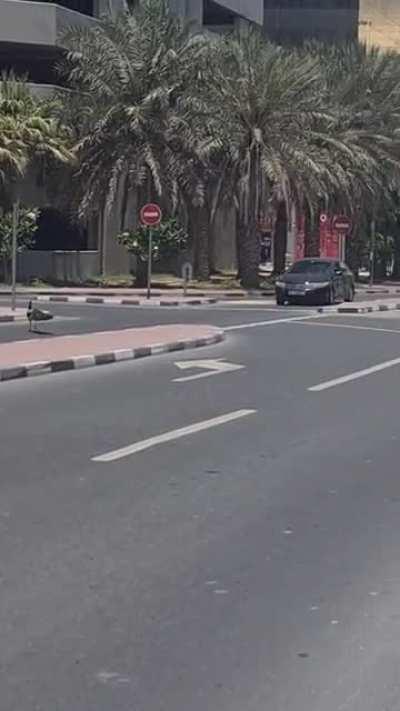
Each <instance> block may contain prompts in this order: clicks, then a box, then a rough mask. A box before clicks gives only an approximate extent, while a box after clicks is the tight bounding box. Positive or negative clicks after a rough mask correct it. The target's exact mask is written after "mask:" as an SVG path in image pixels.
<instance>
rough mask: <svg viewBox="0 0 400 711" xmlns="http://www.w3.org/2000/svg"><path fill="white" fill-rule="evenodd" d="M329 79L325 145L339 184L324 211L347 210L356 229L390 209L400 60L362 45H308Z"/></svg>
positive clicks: (399, 160)
mask: <svg viewBox="0 0 400 711" xmlns="http://www.w3.org/2000/svg"><path fill="white" fill-rule="evenodd" d="M305 51H306V52H307V54H308V55H310V54H311V55H312V56H314V57H315V58H317V59H318V61H319V63H320V66H321V71H322V73H323V77H324V81H323V84H322V85H321V93H322V94H323V95H324V102H325V103H326V105H329V111H330V114H331V116H332V124H331V130H330V133H329V134H328V135H326V136H324V137H323V140H322V141H321V147H322V150H323V151H324V152H325V154H326V159H327V160H328V161H330V162H331V163H332V169H333V168H334V167H335V166H336V168H335V170H331V176H333V177H334V178H335V177H336V180H334V181H333V183H332V184H331V190H330V193H329V195H328V199H327V201H326V203H325V205H324V209H329V208H331V209H332V210H340V209H342V210H343V209H344V210H346V211H347V212H349V213H350V214H352V216H353V221H354V223H355V225H356V229H357V227H358V225H359V224H360V222H361V221H362V222H364V221H365V215H366V214H368V213H369V214H370V219H371V218H372V215H373V212H374V211H377V210H379V205H380V206H381V209H383V210H387V209H389V210H390V203H391V196H393V195H394V194H395V193H396V190H395V189H394V190H393V184H396V183H397V185H398V181H399V175H400V173H399V170H400V150H399V149H400V142H399V131H400V58H399V56H398V55H397V54H394V53H390V52H383V51H380V50H378V49H376V48H372V49H368V48H366V47H364V46H362V45H359V44H350V45H345V46H326V45H317V44H314V45H309V46H308V47H306V49H305ZM364 232H365V229H364Z"/></svg>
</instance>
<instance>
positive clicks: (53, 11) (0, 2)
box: [0, 0, 94, 46]
mask: <svg viewBox="0 0 400 711" xmlns="http://www.w3.org/2000/svg"><path fill="white" fill-rule="evenodd" d="M93 22H94V20H93V19H92V18H91V17H88V16H87V15H81V13H79V12H74V11H73V10H68V8H65V7H60V6H59V5H53V4H52V3H48V2H29V1H28V0H0V42H18V43H21V44H26V45H29V44H34V45H46V46H56V45H57V42H58V38H59V37H60V35H62V33H63V32H65V31H66V30H67V28H68V27H70V26H71V25H80V26H88V25H93Z"/></svg>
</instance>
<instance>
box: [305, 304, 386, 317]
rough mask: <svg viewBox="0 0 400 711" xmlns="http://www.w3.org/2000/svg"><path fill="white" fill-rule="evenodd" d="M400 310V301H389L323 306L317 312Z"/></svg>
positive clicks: (367, 312)
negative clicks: (386, 302)
mask: <svg viewBox="0 0 400 711" xmlns="http://www.w3.org/2000/svg"><path fill="white" fill-rule="evenodd" d="M398 310H400V303H398V302H391V303H388V304H385V303H378V304H360V305H359V306H357V305H355V304H352V305H351V306H343V305H342V306H337V307H334V306H333V307H332V306H328V307H324V306H322V307H321V308H319V309H318V312H319V313H337V314H353V315H354V314H371V313H379V312H382V311H398Z"/></svg>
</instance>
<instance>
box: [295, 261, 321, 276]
mask: <svg viewBox="0 0 400 711" xmlns="http://www.w3.org/2000/svg"><path fill="white" fill-rule="evenodd" d="M331 269H332V264H331V263H330V262H322V261H320V260H315V261H313V260H306V261H303V262H296V263H295V264H293V266H292V267H291V269H289V272H291V273H292V274H317V273H319V272H323V273H324V274H327V273H328V272H329V271H331Z"/></svg>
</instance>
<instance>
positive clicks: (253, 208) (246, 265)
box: [239, 147, 260, 289]
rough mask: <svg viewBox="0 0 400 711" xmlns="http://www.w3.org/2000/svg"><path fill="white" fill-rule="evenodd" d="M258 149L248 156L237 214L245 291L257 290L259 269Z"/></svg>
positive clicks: (241, 272)
mask: <svg viewBox="0 0 400 711" xmlns="http://www.w3.org/2000/svg"><path fill="white" fill-rule="evenodd" d="M258 162H259V149H258V147H256V148H255V149H253V151H252V153H251V156H250V167H249V182H248V188H247V192H246V193H244V194H243V195H242V198H241V201H242V205H241V206H240V213H239V254H240V257H239V264H240V282H241V284H242V286H243V287H244V288H245V289H258V286H259V273H258V272H259V267H260V243H259V239H258V235H257V229H256V228H257V217H258V209H259V192H258V182H257V180H258V172H259V171H258V168H259V166H258Z"/></svg>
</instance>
